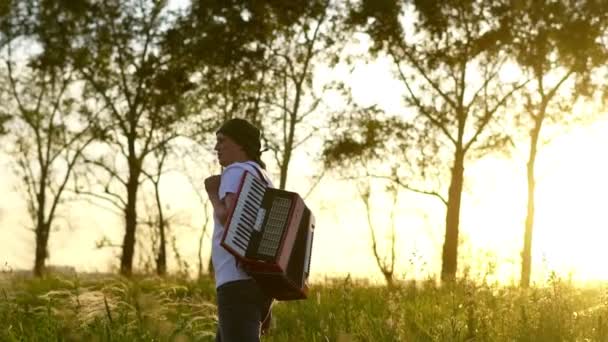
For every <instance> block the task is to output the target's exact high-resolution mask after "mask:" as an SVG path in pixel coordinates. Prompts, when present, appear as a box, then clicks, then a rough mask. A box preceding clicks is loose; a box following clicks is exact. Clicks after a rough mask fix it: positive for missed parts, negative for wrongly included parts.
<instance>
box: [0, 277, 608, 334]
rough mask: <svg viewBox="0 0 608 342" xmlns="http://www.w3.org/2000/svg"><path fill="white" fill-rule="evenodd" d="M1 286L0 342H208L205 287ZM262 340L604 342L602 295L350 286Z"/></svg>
mask: <svg viewBox="0 0 608 342" xmlns="http://www.w3.org/2000/svg"><path fill="white" fill-rule="evenodd" d="M4 278H5V279H4V280H2V279H0V341H45V342H46V341H213V340H214V335H215V326H216V318H215V305H214V302H215V298H214V289H213V284H212V282H211V281H210V280H209V279H203V280H200V281H188V280H184V279H177V278H166V279H160V278H156V277H138V278H135V279H133V280H127V279H124V278H120V277H105V278H104V277H99V276H98V277H92V276H80V277H73V278H60V277H54V276H50V277H46V278H44V279H31V278H29V279H26V278H18V277H16V276H8V277H6V276H5V277H4ZM273 312H274V321H273V325H272V330H271V333H270V335H269V336H267V337H265V338H264V340H265V341H608V292H607V290H606V289H605V288H603V287H601V286H600V287H595V288H577V287H574V286H572V285H570V284H568V283H564V282H562V281H561V280H559V279H552V280H551V282H550V284H549V285H548V286H547V287H544V288H531V289H527V290H522V289H519V288H515V287H501V286H497V285H487V284H477V283H473V282H469V281H459V282H457V283H455V284H453V285H450V286H437V285H436V284H434V283H433V282H423V283H417V284H414V283H408V284H404V285H402V286H398V287H396V288H394V289H388V288H386V287H380V286H371V285H367V284H363V283H354V282H353V281H351V280H350V279H344V280H334V281H327V282H326V283H324V284H318V285H315V286H314V287H313V288H312V289H311V291H310V297H309V299H308V300H305V301H295V302H279V303H276V304H275V306H274V311H273Z"/></svg>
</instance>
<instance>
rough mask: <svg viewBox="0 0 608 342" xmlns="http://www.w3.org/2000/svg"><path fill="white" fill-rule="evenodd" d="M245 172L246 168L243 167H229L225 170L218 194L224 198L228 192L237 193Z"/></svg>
mask: <svg viewBox="0 0 608 342" xmlns="http://www.w3.org/2000/svg"><path fill="white" fill-rule="evenodd" d="M244 173H245V169H244V168H241V167H229V168H226V169H225V170H224V172H223V173H222V179H221V181H220V189H219V194H218V195H219V196H220V199H221V200H223V199H224V197H226V194H228V193H234V194H236V193H237V191H238V190H239V185H240V184H241V178H242V177H243V174H244Z"/></svg>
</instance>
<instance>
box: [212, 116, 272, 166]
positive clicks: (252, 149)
mask: <svg viewBox="0 0 608 342" xmlns="http://www.w3.org/2000/svg"><path fill="white" fill-rule="evenodd" d="M217 133H222V134H223V135H225V136H228V137H230V138H231V139H232V140H234V142H235V143H237V144H238V145H239V146H241V147H242V148H243V150H245V153H246V154H247V156H248V157H249V158H251V159H252V160H253V161H255V162H257V163H258V164H260V166H262V167H264V166H265V165H264V163H262V161H261V160H260V155H261V153H262V152H261V151H260V149H261V147H262V146H261V143H260V138H261V134H260V130H259V129H258V128H257V127H255V126H254V125H252V124H251V123H249V121H247V120H244V119H239V118H235V119H230V120H228V121H226V122H225V123H224V124H223V125H222V126H221V127H220V128H219V129H218V130H217Z"/></svg>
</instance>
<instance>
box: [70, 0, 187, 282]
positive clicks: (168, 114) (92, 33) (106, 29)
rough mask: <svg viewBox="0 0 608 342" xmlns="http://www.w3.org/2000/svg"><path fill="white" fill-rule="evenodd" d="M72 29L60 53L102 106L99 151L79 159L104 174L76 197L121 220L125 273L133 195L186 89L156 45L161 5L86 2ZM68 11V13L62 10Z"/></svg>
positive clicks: (172, 131)
mask: <svg viewBox="0 0 608 342" xmlns="http://www.w3.org/2000/svg"><path fill="white" fill-rule="evenodd" d="M82 6H83V8H84V9H83V10H82V15H81V16H79V17H78V18H77V20H76V26H77V30H75V31H74V36H73V37H72V39H71V40H70V42H69V43H67V45H66V47H65V48H63V49H62V52H63V53H65V54H66V56H67V57H69V58H70V61H71V63H72V64H73V65H74V67H75V68H76V69H77V71H78V74H79V76H80V77H81V78H82V79H83V80H84V81H85V90H86V95H87V96H88V98H97V99H99V100H100V101H102V102H103V103H104V105H105V108H106V109H107V110H105V111H104V112H103V113H102V115H101V116H100V118H99V125H100V126H102V127H103V128H104V129H106V130H107V131H108V134H106V135H104V136H103V137H102V139H99V140H98V143H99V144H100V146H104V147H105V149H106V150H105V151H104V153H101V154H97V155H88V156H87V158H86V161H87V162H88V163H90V164H92V165H94V166H96V167H97V169H98V172H102V173H105V177H103V178H102V177H99V179H98V186H97V188H96V189H83V188H80V189H78V192H79V193H80V194H84V195H88V196H92V197H94V198H98V199H100V200H103V201H106V202H107V203H110V204H111V205H112V206H114V207H115V208H116V209H118V210H119V211H120V212H121V213H122V214H123V215H124V220H125V235H124V239H123V242H122V255H121V260H120V272H121V274H123V275H127V276H128V275H130V274H131V272H132V264H133V258H134V254H135V243H136V230H137V217H138V216H137V208H138V191H139V189H140V185H141V183H142V180H143V179H144V177H143V176H144V170H145V169H146V168H147V167H148V164H147V162H148V160H149V158H150V156H152V155H153V153H154V152H155V151H157V150H159V149H162V148H166V146H167V145H168V144H170V142H171V141H172V140H173V139H174V138H176V137H177V136H178V135H179V131H178V128H179V124H180V123H183V122H184V121H185V120H186V116H187V115H186V114H187V111H185V110H184V109H183V106H181V99H180V96H179V94H182V93H187V91H188V89H189V87H190V85H189V82H187V80H186V79H185V78H184V74H183V72H181V70H179V69H173V68H172V65H171V64H170V60H169V57H168V55H166V54H164V53H163V52H164V50H163V49H162V48H161V43H162V41H163V40H164V39H165V38H166V36H165V35H166V33H167V31H168V30H169V28H170V27H171V23H172V19H171V18H172V17H171V15H170V13H168V12H167V10H166V2H163V1H105V2H91V3H85V4H84V5H82ZM64 9H65V10H66V11H69V8H64Z"/></svg>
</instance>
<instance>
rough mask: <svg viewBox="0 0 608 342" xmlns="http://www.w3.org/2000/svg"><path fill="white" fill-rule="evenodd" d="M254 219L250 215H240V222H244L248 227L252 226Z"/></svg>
mask: <svg viewBox="0 0 608 342" xmlns="http://www.w3.org/2000/svg"><path fill="white" fill-rule="evenodd" d="M254 221H255V220H254V219H253V218H251V217H245V216H241V222H244V223H246V224H247V225H248V226H249V227H253V225H254V223H255V222H254Z"/></svg>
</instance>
